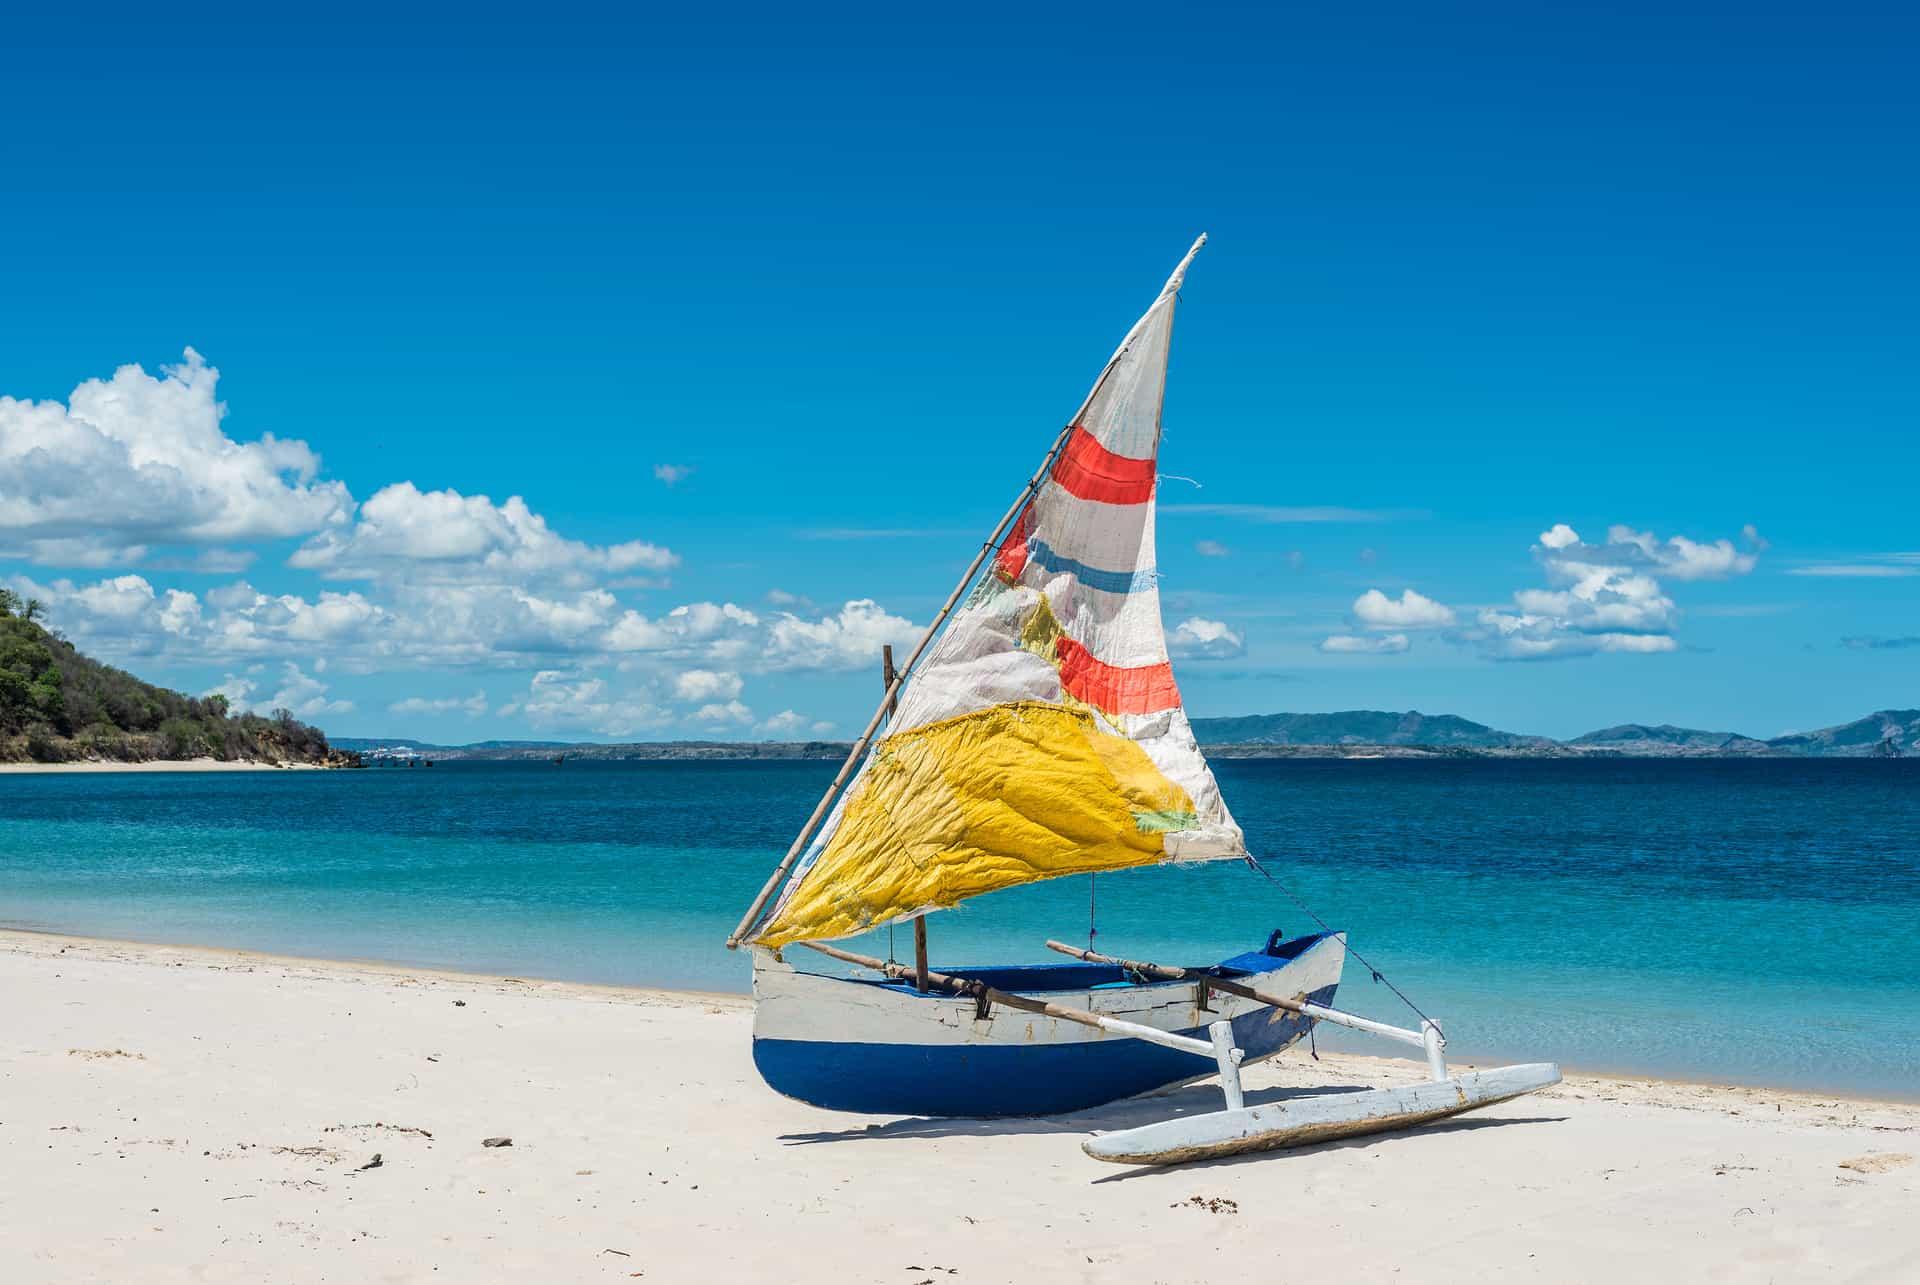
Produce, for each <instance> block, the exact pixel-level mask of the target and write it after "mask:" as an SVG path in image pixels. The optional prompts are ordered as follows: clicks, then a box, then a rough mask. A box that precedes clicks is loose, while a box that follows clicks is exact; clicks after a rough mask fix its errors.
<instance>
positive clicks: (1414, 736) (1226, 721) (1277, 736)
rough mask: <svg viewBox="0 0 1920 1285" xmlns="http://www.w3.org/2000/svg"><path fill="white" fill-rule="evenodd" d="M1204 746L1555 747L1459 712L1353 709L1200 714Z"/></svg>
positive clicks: (1197, 724)
mask: <svg viewBox="0 0 1920 1285" xmlns="http://www.w3.org/2000/svg"><path fill="white" fill-rule="evenodd" d="M1193 734H1194V737H1195V738H1196V739H1197V740H1198V741H1199V742H1200V743H1201V744H1202V745H1431V746H1443V747H1451V748H1459V749H1513V748H1534V747H1541V746H1551V745H1552V744H1553V742H1552V741H1550V740H1548V739H1547V738H1546V737H1544V736H1521V735H1517V734H1515V733H1513V732H1502V731H1499V730H1497V729H1495V728H1491V727H1488V726H1487V725H1486V724H1484V723H1475V722H1472V721H1471V720H1469V719H1464V718H1461V717H1460V716H1459V715H1457V714H1422V713H1420V712H1419V711H1418V710H1410V711H1407V712H1405V713H1400V712H1389V711H1386V710H1377V709H1348V710H1341V711H1340V712H1338V713H1334V714H1246V715H1242V716H1240V717H1238V718H1196V719H1194V720H1193Z"/></svg>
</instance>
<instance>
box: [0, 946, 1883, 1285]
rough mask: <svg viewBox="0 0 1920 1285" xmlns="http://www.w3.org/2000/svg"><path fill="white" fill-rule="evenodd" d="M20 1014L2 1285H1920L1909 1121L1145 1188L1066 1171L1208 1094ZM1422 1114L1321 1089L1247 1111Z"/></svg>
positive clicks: (1490, 1115)
mask: <svg viewBox="0 0 1920 1285" xmlns="http://www.w3.org/2000/svg"><path fill="white" fill-rule="evenodd" d="M0 996H3V997H4V1002H3V1003H0V1012H3V1013H4V1019H5V1020H4V1026H0V1261H3V1262H4V1266H3V1267H0V1277H3V1278H4V1279H5V1280H7V1281H8V1282H18V1283H24V1282H40V1281H47V1282H54V1281H58V1282H75V1281H131V1280H139V1281H143V1282H152V1281H236V1282H241V1281H244V1282H256V1281H323V1280H324V1281H351V1282H362V1281H366V1282H373V1281H428V1280H438V1281H462V1282H479V1281H596V1280H606V1281H626V1280H645V1281H650V1282H661V1281H667V1282H680V1281H686V1282H712V1281H778V1282H783V1283H784V1282H814V1281H819V1282H828V1281H831V1282H836V1283H838V1282H868V1281H872V1282H893V1283H898V1285H918V1283H924V1282H935V1283H945V1282H954V1283H955V1285H966V1283H967V1282H1021V1283H1023V1285H1024V1283H1027V1282H1032V1283H1034V1285H1056V1283H1062V1282H1080V1281H1124V1282H1156V1281H1164V1282H1203V1281H1206V1282H1226V1281H1237V1280H1246V1281H1249V1282H1252V1281H1262V1282H1264V1281H1275V1282H1281V1281H1310V1280H1324V1279H1337V1280H1340V1281H1342V1282H1347V1281H1362V1282H1363V1281H1472V1282H1476V1283H1478V1282H1488V1281H1554V1282H1560V1281H1609V1282H1637V1281H1780V1282H1789V1281H1794V1282H1797V1281H1900V1282H1912V1281H1916V1280H1920V1203H1917V1202H1916V1196H1920V1164H1916V1163H1915V1162H1914V1159H1913V1157H1914V1156H1915V1155H1916V1154H1920V1105H1914V1104H1911V1103H1905V1104H1903V1103H1880V1102H1867V1101H1858V1100H1849V1099H1842V1098H1836V1097H1822V1096H1818V1095H1810V1094H1804V1093H1793V1092H1783V1091H1775V1090H1765V1089H1747V1088H1729V1087H1715V1086H1710V1085H1696V1084H1677V1083H1667V1082H1660V1081H1650V1080H1644V1079H1625V1078H1617V1077H1604V1076H1593V1075H1570V1076H1569V1077H1568V1080H1567V1082H1566V1083H1565V1084H1564V1085H1562V1086H1561V1087H1559V1088H1557V1089H1555V1090H1552V1091H1550V1092H1548V1093H1545V1094H1540V1095H1536V1096H1533V1097H1530V1098H1526V1099H1522V1100H1519V1101H1517V1102H1514V1103H1510V1104H1507V1105H1505V1106H1502V1107H1497V1108H1493V1109H1490V1110H1488V1111H1486V1112H1484V1113H1480V1114H1477V1115H1474V1116H1468V1117H1463V1118H1461V1119H1459V1120H1456V1121H1453V1122H1451V1123H1447V1124H1441V1125H1436V1126H1433V1127H1430V1128H1428V1129H1425V1130H1421V1131H1419V1132H1416V1133H1410V1134H1403V1135H1397V1136H1387V1137H1376V1138H1370V1139H1361V1140H1355V1141H1350V1142H1347V1143H1339V1144H1332V1145H1327V1146H1321V1147H1317V1148H1312V1149H1309V1150H1304V1151H1297V1152H1291V1153H1282V1154H1277V1155H1268V1156H1262V1157H1257V1158H1241V1159H1238V1160H1233V1161H1225V1162H1216V1163H1213V1164H1208V1165H1198V1166H1190V1167H1186V1168H1182V1169H1171V1170H1152V1169H1123V1168H1117V1167H1114V1166H1108V1165H1102V1164H1098V1163H1096V1162H1094V1161H1091V1160H1089V1159H1087V1158H1086V1157H1085V1156H1083V1155H1082V1154H1081V1153H1080V1150H1079V1146H1078V1143H1079V1140H1080V1138H1081V1137H1082V1136H1084V1135H1085V1134H1086V1133H1087V1132H1088V1131H1089V1130H1091V1129H1094V1128H1112V1127H1119V1126H1124V1125H1128V1124H1134V1123H1140V1122H1144V1121H1146V1120H1151V1119H1158V1118H1162V1117H1164V1116H1165V1115H1166V1114H1168V1112H1169V1106H1170V1100H1171V1102H1177V1103H1184V1104H1194V1103H1204V1104H1205V1109H1212V1106H1213V1104H1214V1103H1217V1102H1218V1100H1219V1099H1218V1094H1217V1090H1215V1089H1214V1088H1212V1087H1211V1086H1208V1085H1202V1086H1194V1087H1191V1088H1187V1089H1182V1090H1176V1091H1175V1092H1174V1093H1173V1094H1172V1095H1169V1097H1163V1098H1160V1099H1157V1100H1156V1099H1151V1098H1150V1099H1143V1100H1139V1101H1135V1102H1129V1103H1124V1104H1120V1105H1117V1106H1114V1107H1109V1108H1104V1109H1102V1110H1099V1111H1095V1112H1089V1113H1086V1114H1084V1115H1081V1116H1078V1117H1072V1118H1066V1119H1052V1120H1030V1121H1002V1122H987V1121H893V1120H885V1119H878V1118H870V1117H862V1116H849V1115H841V1114H835V1113H831V1112H825V1111H819V1110H815V1109H813V1108H811V1107H807V1106H804V1105H802V1104H800V1103H797V1102H792V1101H789V1100H787V1099H784V1098H781V1097H778V1096H776V1095H775V1094H773V1093H772V1092H770V1091H769V1090H767V1089H766V1088H765V1086H764V1085H762V1084H761V1082H760V1080H759V1078H758V1076H757V1075H756V1074H755V1073H754V1070H753V1066H752V1063H751V1060H750V1057H749V1044H748V1041H749V1032H750V1027H751V1013H750V1010H749V1009H748V1007H747V1005H746V1003H745V1002H744V1001H742V1000H741V999H739V998H737V997H728V996H703V995H689V994H668V993H662V992H649V991H642V990H626V989H618V988H607V987H592V986H579V985H570V984H562V983H544V982H528V981H516V980H514V979H509V978H486V977H474V976H465V975H458V974H447V973H434V972H428V971H424V970H418V969H406V968H399V967H392V966H381V965H373V964H345V963H324V962H316V961H302V960H290V959H283V958H277V957H271V956H263V955H254V954H245V953H240V952H231V951H219V950H203V949H192V948H176V947H154V946H138V945H131V944H127V943H115V942H101V941H93V940H88V939H80V938H64V937H56V936H45V935H39V934H29V933H4V934H0ZM1776 1016H1777V1015H1776ZM1764 1034H1765V1025H1764V1022H1757V1023H1756V1027H1755V1036H1756V1038H1764ZM1420 1074H1421V1069H1420V1067H1418V1066H1417V1065H1415V1064H1414V1063H1411V1062H1404V1061H1397V1060H1384V1059H1373V1058H1360V1057H1351V1056H1339V1057H1334V1056H1327V1055H1322V1059H1321V1060H1320V1061H1318V1062H1315V1061H1313V1060H1312V1059H1310V1058H1308V1057H1307V1056H1306V1055H1305V1054H1304V1052H1297V1053H1293V1054H1289V1055H1287V1056H1286V1057H1285V1058H1284V1059H1282V1060H1281V1061H1280V1062H1278V1063H1277V1064H1273V1065H1270V1066H1267V1067H1262V1068H1258V1069H1254V1070H1251V1071H1250V1072H1249V1074H1248V1077H1247V1079H1248V1087H1249V1090H1250V1092H1249V1097H1250V1098H1253V1099H1255V1100H1260V1099H1262V1098H1268V1097H1272V1096H1274V1095H1275V1094H1276V1093H1277V1091H1279V1090H1280V1089H1282V1088H1289V1089H1298V1088H1305V1087H1310V1086H1325V1085H1336V1084H1356V1085H1357V1084H1381V1083H1390V1082H1395V1081H1403V1080H1410V1079H1414V1078H1417V1077H1418V1076H1419V1075H1420ZM502 1137H505V1138H511V1139H512V1144H511V1145H510V1146H495V1147H489V1146H486V1145H484V1140H486V1139H489V1138H502ZM376 1159H377V1163H376Z"/></svg>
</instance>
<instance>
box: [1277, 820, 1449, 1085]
mask: <svg viewBox="0 0 1920 1285" xmlns="http://www.w3.org/2000/svg"><path fill="white" fill-rule="evenodd" d="M1247 864H1248V865H1250V866H1252V867H1253V868H1254V869H1255V870H1258V871H1259V872H1260V873H1261V874H1263V875H1265V876H1266V877H1267V882H1268V883H1270V884H1272V885H1273V886H1274V887H1276V888H1278V889H1279V890H1280V891H1281V892H1284V893H1286V894H1287V900H1289V901H1291V902H1292V903H1293V904H1294V905H1296V906H1298V907H1300V909H1302V910H1304V911H1306V912H1307V918H1309V919H1311V920H1313V922H1314V923H1316V924H1319V925H1320V930H1321V931H1322V932H1332V931H1333V925H1331V924H1329V923H1328V922H1327V921H1326V920H1324V919H1322V918H1321V917H1320V916H1319V915H1316V914H1314V913H1313V907H1312V906H1309V905H1308V904H1307V903H1306V902H1304V901H1302V900H1300V898H1298V897H1296V896H1294V895H1293V889H1291V888H1289V887H1287V885H1285V884H1284V883H1281V882H1280V881H1279V880H1278V879H1275V878H1274V877H1273V874H1272V872H1270V871H1269V870H1268V869H1267V868H1266V867H1265V866H1263V865H1261V864H1260V863H1259V862H1258V861H1255V860H1254V859H1253V854H1251V853H1249V854H1247ZM1347 953H1348V954H1349V955H1352V956H1353V957H1354V958H1355V959H1357V960H1359V961H1360V964H1361V966H1362V967H1363V968H1365V969H1366V970H1367V971H1368V972H1370V973H1372V974H1373V980H1374V981H1376V982H1382V983H1385V985H1386V988H1387V989H1388V990H1390V991H1392V992H1393V993H1394V994H1395V995H1397V996H1399V997H1400V1002H1401V1003H1402V1004H1405V1005H1406V1006H1407V1007H1408V1008H1410V1009H1412V1010H1413V1011H1414V1013H1415V1014H1416V1015H1417V1016H1418V1017H1419V1018H1420V1020H1421V1021H1423V1022H1433V1019H1432V1018H1431V1017H1428V1016H1427V1015H1426V1014H1425V1013H1423V1012H1421V1011H1420V1006H1419V1005H1418V1004H1416V1003H1414V1002H1413V1001H1412V1000H1410V999H1408V998H1407V994H1406V992H1405V991H1403V990H1401V989H1400V988H1399V987H1398V986H1395V985H1394V984H1393V983H1392V982H1391V981H1388V980H1387V975H1386V974H1385V973H1383V972H1381V971H1380V970H1379V969H1377V968H1375V967H1374V966H1373V961H1371V960H1369V959H1368V958H1367V957H1366V956H1365V955H1362V954H1361V953H1360V952H1359V951H1357V950H1355V949H1354V948H1353V947H1352V945H1348V947H1347ZM1434 1025H1435V1026H1438V1025H1439V1023H1438V1022H1434ZM1315 1056H1318V1055H1317V1054H1316V1055H1315Z"/></svg>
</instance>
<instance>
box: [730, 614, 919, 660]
mask: <svg viewBox="0 0 1920 1285" xmlns="http://www.w3.org/2000/svg"><path fill="white" fill-rule="evenodd" d="M919 633H920V630H919V628H918V627H917V626H916V625H915V624H914V623H913V622H912V621H911V620H905V619H902V618H901V617H899V616H895V615H892V614H890V613H889V612H888V611H887V610H886V609H885V608H883V607H882V606H881V605H880V604H879V603H877V602H875V601H874V600H873V599H871V598H858V599H855V600H854V601H852V602H849V603H847V604H846V605H845V606H843V607H842V608H840V611H839V613H838V614H836V615H831V616H823V617H821V618H819V619H816V620H807V619H803V618H802V617H800V616H796V615H794V614H793V613H792V612H790V611H783V612H781V613H780V616H779V618H778V619H776V620H775V621H774V622H773V624H772V626H771V627H770V628H769V629H768V630H767V636H766V651H765V657H764V664H765V666H766V668H768V669H772V670H788V669H825V670H845V669H864V668H867V667H870V666H877V665H878V664H879V663H880V648H881V647H882V646H883V645H884V644H886V643H893V644H894V645H895V646H896V647H911V646H912V645H913V644H914V643H915V642H916V641H917V640H918V636H919Z"/></svg>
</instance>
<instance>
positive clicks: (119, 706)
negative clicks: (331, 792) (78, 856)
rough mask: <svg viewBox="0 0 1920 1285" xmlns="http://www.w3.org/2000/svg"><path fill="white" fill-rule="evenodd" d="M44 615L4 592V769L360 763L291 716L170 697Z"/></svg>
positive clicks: (0, 600) (0, 743)
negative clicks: (87, 651)
mask: <svg viewBox="0 0 1920 1285" xmlns="http://www.w3.org/2000/svg"><path fill="white" fill-rule="evenodd" d="M40 615H41V610H40V604H39V603H38V602H36V601H33V600H27V601H24V602H23V601H22V600H21V599H20V596H19V595H18V594H15V593H14V592H13V591H11V590H9V589H0V762H10V763H24V762H40V763H66V762H76V761H80V760H84V759H110V760H116V761H119V762H126V763H144V762H150V761H152V760H155V759H196V758H214V759H225V760H241V759H251V760H256V761H260V762H268V763H324V764H328V765H330V766H349V765H352V764H355V763H357V761H358V760H357V759H356V758H355V757H354V756H353V755H350V754H345V753H342V752H340V751H336V750H334V749H332V748H331V747H330V746H328V744H327V738H326V735H325V734H324V733H322V732H321V731H320V729H319V728H317V727H309V726H308V725H307V724H305V723H302V722H300V721H299V720H298V719H296V718H294V716H293V715H292V714H290V713H288V712H287V711H286V710H276V711H274V713H273V714H272V716H271V717H266V718H263V717H261V716H260V715H258V714H239V715H234V714H231V713H229V712H228V709H227V699H226V697H224V696H204V697H197V698H196V697H192V696H187V695H184V694H182V693H180V692H175V691H169V690H167V689H166V688H164V687H155V686H154V685H153V684H151V683H143V682H141V681H140V680H139V679H138V678H135V677H134V676H133V675H132V674H129V673H127V672H126V671H125V670H120V669H115V668H113V667H112V666H111V665H103V664H101V663H100V662H99V661H97V660H92V659H90V658H88V657H86V656H82V655H81V654H80V653H79V652H78V651H75V650H74V648H73V645H72V644H71V643H69V642H67V641H66V639H64V638H62V637H60V636H59V635H58V634H56V633H53V632H51V631H49V630H48V629H47V628H46V627H45V626H44V625H42V624H41V623H40Z"/></svg>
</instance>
